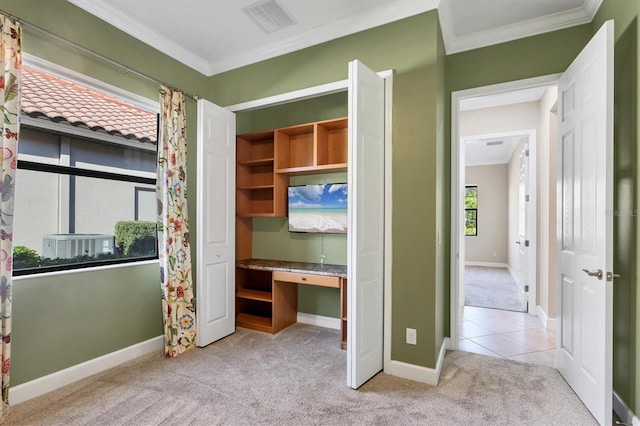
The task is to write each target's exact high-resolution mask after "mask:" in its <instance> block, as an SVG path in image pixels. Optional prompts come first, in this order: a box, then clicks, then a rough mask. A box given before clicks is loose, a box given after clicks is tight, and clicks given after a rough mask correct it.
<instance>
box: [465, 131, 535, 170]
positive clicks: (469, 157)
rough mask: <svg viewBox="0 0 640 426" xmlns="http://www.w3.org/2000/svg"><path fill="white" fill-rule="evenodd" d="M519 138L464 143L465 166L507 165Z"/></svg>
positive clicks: (491, 138) (489, 138)
mask: <svg viewBox="0 0 640 426" xmlns="http://www.w3.org/2000/svg"><path fill="white" fill-rule="evenodd" d="M523 137H524V136H523V135H520V136H509V137H501V138H496V137H488V138H478V139H473V140H468V141H465V148H464V149H465V152H464V159H465V161H464V164H465V166H493V165H497V164H507V163H509V161H510V160H511V157H512V156H513V152H514V151H515V149H516V147H517V146H518V143H519V142H520V140H521V139H522V138H523Z"/></svg>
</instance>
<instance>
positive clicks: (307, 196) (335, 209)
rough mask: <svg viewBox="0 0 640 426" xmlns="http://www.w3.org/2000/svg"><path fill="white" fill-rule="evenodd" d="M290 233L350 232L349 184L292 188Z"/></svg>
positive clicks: (290, 195)
mask: <svg viewBox="0 0 640 426" xmlns="http://www.w3.org/2000/svg"><path fill="white" fill-rule="evenodd" d="M289 231H290V232H322V233H327V234H346V233H347V184H346V183H327V184H321V185H300V186H290V187H289Z"/></svg>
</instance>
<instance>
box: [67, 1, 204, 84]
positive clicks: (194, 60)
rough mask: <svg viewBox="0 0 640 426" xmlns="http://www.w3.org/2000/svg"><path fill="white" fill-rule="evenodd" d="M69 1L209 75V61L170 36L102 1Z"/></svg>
mask: <svg viewBox="0 0 640 426" xmlns="http://www.w3.org/2000/svg"><path fill="white" fill-rule="evenodd" d="M67 1H68V2H69V3H73V4H74V5H76V6H78V7H79V8H81V9H84V10H85V11H86V12H89V13H90V14H92V15H94V16H97V17H98V18H100V19H102V20H103V21H105V22H107V23H109V24H111V25H113V26H114V27H116V28H118V29H119V30H122V31H124V32H125V33H127V34H129V35H130V36H132V37H134V38H137V39H138V40H140V41H142V42H144V43H146V44H148V45H149V46H151V47H153V48H155V49H157V50H159V51H160V52H162V53H165V54H166V55H168V56H171V57H172V58H174V59H175V60H177V61H179V62H182V63H183V64H185V65H187V66H188V67H190V68H193V69H194V70H196V71H198V72H200V73H202V74H205V75H209V74H208V72H209V69H210V68H211V65H210V64H209V62H208V61H207V60H205V59H203V58H201V57H200V56H198V55H196V54H195V53H193V52H192V51H190V50H189V49H187V48H185V47H184V46H180V45H179V44H177V43H174V42H173V40H171V39H170V38H167V37H164V36H162V35H161V34H159V33H158V32H156V31H153V30H151V29H149V28H146V27H144V26H143V25H140V23H138V22H136V21H134V20H133V19H131V18H129V17H128V16H127V15H125V14H124V13H122V12H120V11H119V10H117V9H115V8H113V7H111V6H108V5H107V4H105V2H103V1H99V2H97V1H94V0H67Z"/></svg>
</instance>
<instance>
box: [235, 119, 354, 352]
mask: <svg viewBox="0 0 640 426" xmlns="http://www.w3.org/2000/svg"><path fill="white" fill-rule="evenodd" d="M347 146H348V122H347V119H346V118H339V119H335V120H326V121H319V122H314V123H307V124H302V125H298V126H290V127H285V128H280V129H274V130H268V131H262V132H255V133H250V134H245V135H240V136H238V137H237V145H236V150H237V152H236V161H237V165H236V166H237V167H236V216H237V217H236V259H237V260H244V259H250V258H252V257H253V256H252V251H253V248H252V232H253V218H256V217H286V215H287V187H288V186H289V177H290V176H292V175H298V174H313V173H326V172H336V171H345V170H347ZM341 299H342V296H341ZM341 303H346V302H342V301H341ZM297 306H298V287H297V285H296V284H295V283H291V282H286V281H277V280H273V279H272V274H271V272H269V271H259V270H258V271H256V270H249V269H244V268H236V325H238V326H240V327H246V328H251V329H254V330H259V331H265V332H268V333H277V332H278V331H280V330H282V329H283V328H285V327H288V326H289V325H291V324H293V323H295V322H296V321H297V318H296V317H297ZM344 306H346V305H344ZM345 312H346V310H345ZM342 321H343V322H344V321H346V318H343V319H342ZM343 328H344V329H345V331H344V333H346V328H345V327H343ZM343 339H344V335H343ZM343 347H344V344H343Z"/></svg>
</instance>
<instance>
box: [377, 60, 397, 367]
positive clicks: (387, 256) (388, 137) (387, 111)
mask: <svg viewBox="0 0 640 426" xmlns="http://www.w3.org/2000/svg"><path fill="white" fill-rule="evenodd" d="M378 75H380V76H381V77H383V78H384V103H385V107H384V122H385V124H384V132H385V136H384V141H385V148H384V163H385V164H384V296H383V297H384V298H383V300H384V307H383V309H384V315H383V317H384V325H383V327H384V330H383V334H384V342H383V364H382V365H383V369H384V370H386V369H387V366H388V365H390V364H391V295H392V291H391V290H392V287H393V279H392V278H393V275H392V272H393V232H392V231H393V229H392V222H393V221H392V219H393V218H392V213H393V182H392V176H393V144H392V139H393V138H392V134H393V127H392V118H393V72H392V71H385V72H382V73H378Z"/></svg>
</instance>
